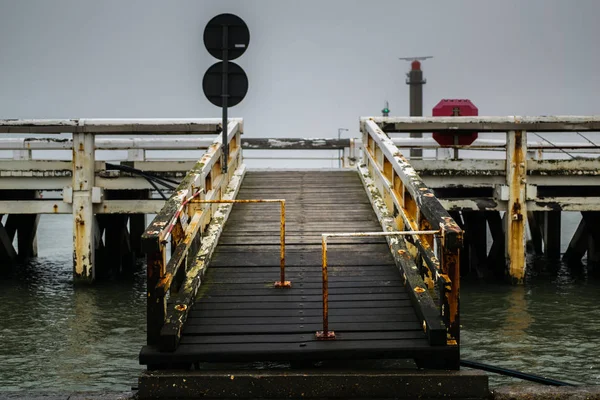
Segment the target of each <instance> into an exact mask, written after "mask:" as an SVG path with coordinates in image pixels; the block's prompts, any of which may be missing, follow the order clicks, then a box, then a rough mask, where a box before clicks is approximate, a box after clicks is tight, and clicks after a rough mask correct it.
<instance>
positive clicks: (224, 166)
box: [221, 25, 229, 174]
mask: <svg viewBox="0 0 600 400" xmlns="http://www.w3.org/2000/svg"><path fill="white" fill-rule="evenodd" d="M228 47H229V27H228V26H227V25H223V48H222V49H221V50H222V51H223V75H222V77H221V83H222V87H221V97H222V98H223V119H222V123H221V125H222V126H223V163H222V164H221V170H222V171H223V173H224V174H225V173H227V163H228V162H229V143H228V142H227V100H228V97H229V94H228V92H229V85H228V80H229V71H228V65H227V64H228V62H229V52H228Z"/></svg>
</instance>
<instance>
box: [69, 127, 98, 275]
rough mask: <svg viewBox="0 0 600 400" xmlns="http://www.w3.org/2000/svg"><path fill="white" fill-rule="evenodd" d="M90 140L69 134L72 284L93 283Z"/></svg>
mask: <svg viewBox="0 0 600 400" xmlns="http://www.w3.org/2000/svg"><path fill="white" fill-rule="evenodd" d="M94 150H95V149H94V136H93V135H91V134H85V133H73V186H72V187H73V278H74V281H75V282H76V283H91V282H93V281H94V279H95V275H96V270H95V249H94V247H95V246H94V242H95V239H94V233H95V229H94V224H95V219H94V209H93V204H92V191H93V187H94V181H95V171H94V161H95V156H94Z"/></svg>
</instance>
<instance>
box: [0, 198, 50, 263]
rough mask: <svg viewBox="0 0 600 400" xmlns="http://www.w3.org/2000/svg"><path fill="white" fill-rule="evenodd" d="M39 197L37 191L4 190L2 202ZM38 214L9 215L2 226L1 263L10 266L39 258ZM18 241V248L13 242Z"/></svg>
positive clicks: (0, 235) (0, 239)
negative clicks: (32, 258)
mask: <svg viewBox="0 0 600 400" xmlns="http://www.w3.org/2000/svg"><path fill="white" fill-rule="evenodd" d="M38 197H39V191H37V190H3V191H1V193H0V198H1V199H2V200H12V201H15V202H18V201H20V200H31V199H35V198H38ZM39 218H40V217H39V215H38V214H9V215H7V216H6V221H5V222H4V224H3V225H2V230H3V232H2V233H0V246H1V247H2V249H1V250H0V253H2V255H0V260H1V261H0V262H2V263H6V264H7V265H8V266H10V265H11V264H13V263H14V262H16V261H20V262H22V261H26V260H28V259H29V258H31V257H37V226H38V223H39ZM15 238H16V239H17V248H16V249H15V248H14V247H13V242H14V240H15Z"/></svg>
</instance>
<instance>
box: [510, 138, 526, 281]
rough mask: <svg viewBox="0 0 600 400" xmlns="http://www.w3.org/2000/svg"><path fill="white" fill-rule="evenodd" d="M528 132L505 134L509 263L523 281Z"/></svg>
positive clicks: (513, 277) (514, 278)
mask: <svg viewBox="0 0 600 400" xmlns="http://www.w3.org/2000/svg"><path fill="white" fill-rule="evenodd" d="M526 154H527V133H526V132H524V131H511V132H507V135H506V184H507V185H508V188H509V191H508V192H509V194H508V208H507V214H508V220H507V227H506V228H507V229H506V256H507V257H506V263H507V269H508V275H509V277H510V280H511V282H513V283H516V284H522V283H523V279H524V277H525V221H526V215H527V209H526V207H525V190H526V184H527V164H526V163H527V158H526Z"/></svg>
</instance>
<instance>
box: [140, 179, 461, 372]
mask: <svg viewBox="0 0 600 400" xmlns="http://www.w3.org/2000/svg"><path fill="white" fill-rule="evenodd" d="M237 198H238V199H285V201H286V202H285V213H286V214H285V233H286V240H285V277H286V279H288V280H289V281H291V288H277V287H274V285H273V283H274V282H275V281H277V279H278V277H279V274H280V243H279V239H280V238H279V236H280V216H279V215H280V213H279V204H277V203H270V204H265V203H250V204H235V205H234V206H233V210H232V212H231V214H230V216H229V218H228V221H227V223H226V224H225V227H224V229H223V233H222V234H221V238H220V240H219V244H218V246H217V247H216V249H215V252H214V255H213V257H212V260H211V262H210V268H209V269H208V270H207V272H206V275H205V279H204V282H203V283H202V287H201V289H200V290H199V293H198V296H197V298H196V302H195V304H194V306H193V307H192V309H191V310H190V312H189V315H188V318H187V323H186V325H185V326H184V327H183V331H182V335H181V341H180V343H179V346H178V347H177V349H176V350H175V351H173V352H164V351H163V352H161V351H160V349H159V348H157V347H153V346H148V347H145V348H144V349H143V350H142V353H141V356H140V360H141V362H142V363H144V364H148V365H151V366H152V365H154V366H160V365H165V364H178V363H185V362H187V363H195V362H208V361H221V362H222V361H293V360H302V361H306V360H314V361H320V360H326V359H338V360H339V359H356V358H416V359H419V360H422V359H423V358H431V359H435V358H441V359H444V358H452V359H455V360H456V359H457V357H458V348H457V346H446V345H445V343H441V344H442V345H439V344H440V343H438V345H432V344H431V343H430V342H429V340H428V338H427V335H426V333H425V331H424V330H423V325H422V322H421V321H420V320H419V318H418V316H417V313H416V311H415V309H414V305H413V303H412V301H411V299H410V296H409V294H408V292H407V289H406V287H405V286H404V284H403V278H402V273H401V272H400V271H399V269H398V266H397V265H396V262H395V261H394V258H393V257H392V254H391V252H390V249H389V247H388V244H387V242H386V239H385V238H384V237H351V238H331V239H330V241H331V243H329V249H328V260H329V266H328V269H329V271H328V275H329V276H328V278H329V284H328V286H329V293H328V294H329V329H331V330H333V331H334V332H335V334H336V337H335V339H333V340H319V339H318V338H317V337H316V335H315V333H316V332H317V331H320V330H322V328H323V291H322V284H323V282H322V281H323V280H322V236H321V234H322V233H324V232H332V233H335V232H338V233H340V232H377V231H381V225H380V223H379V221H378V219H377V216H376V214H375V212H374V211H373V208H372V206H371V203H370V201H369V198H368V196H367V194H366V192H365V189H364V186H363V185H362V183H361V180H360V178H359V176H358V174H357V172H356V171H344V170H338V171H328V172H321V171H292V172H284V171H267V172H251V171H249V172H247V173H246V175H245V178H244V180H243V182H242V185H241V188H240V191H239V194H238V196H237ZM336 239H337V240H336ZM170 306H171V304H169V306H168V307H170ZM442 339H445V332H444V335H443V336H442ZM423 361H424V360H423Z"/></svg>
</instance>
